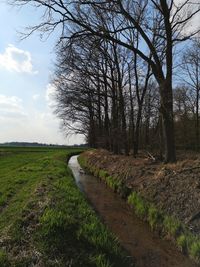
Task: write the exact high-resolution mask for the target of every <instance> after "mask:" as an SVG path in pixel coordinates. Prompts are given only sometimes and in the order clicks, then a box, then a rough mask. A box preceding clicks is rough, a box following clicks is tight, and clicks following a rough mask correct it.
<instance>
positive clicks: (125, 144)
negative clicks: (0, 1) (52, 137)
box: [12, 0, 200, 162]
mask: <svg viewBox="0 0 200 267" xmlns="http://www.w3.org/2000/svg"><path fill="white" fill-rule="evenodd" d="M12 2H14V3H15V4H17V5H19V4H21V5H25V4H33V5H35V6H36V7H37V8H39V9H40V10H43V11H44V13H43V16H42V17H41V19H42V21H41V23H40V24H38V25H35V26H33V27H32V28H29V30H30V31H29V32H28V33H27V35H29V34H30V33H32V32H34V31H36V30H37V31H38V30H40V31H41V32H42V33H43V34H47V35H49V34H51V33H52V32H53V31H55V29H57V28H58V26H61V27H60V29H61V33H60V38H59V41H58V44H57V46H56V47H57V59H58V60H57V68H56V73H55V77H54V85H55V87H56V88H57V92H58V93H57V102H58V106H57V110H56V112H57V114H58V116H59V117H60V118H61V120H62V121H63V128H64V129H65V130H66V131H68V132H69V133H70V132H71V131H76V132H77V133H82V134H84V135H85V136H86V138H87V141H88V143H89V144H90V146H92V147H104V148H107V149H109V150H111V151H113V152H115V153H126V154H129V153H130V152H131V151H133V153H134V155H137V153H138V149H139V148H148V149H154V148H156V149H159V151H160V156H162V153H163V151H164V159H165V161H166V162H174V161H176V151H175V140H176V145H181V146H184V147H188V146H195V147H196V148H198V139H199V122H198V116H199V115H198V113H199V112H198V109H199V108H198V105H199V96H198V95H199V54H195V56H194V55H193V53H194V52H195V51H196V48H197V47H198V49H199V41H198V38H199V37H198V33H199V32H200V28H199V24H198V23H197V17H198V15H199V13H200V3H198V2H194V1H190V0H182V1H174V0H135V1H132V0H115V1H107V0H106V1H99V0H92V1H84V0H75V1H68V0H65V1H64V0H59V1H58V0H30V1H28V0H27V1H25V0H12ZM192 39H193V40H194V44H192V45H191V44H190V40H192ZM183 43H184V46H183ZM178 45H179V46H178ZM190 45H191V46H194V47H196V48H191V49H190V51H188V53H189V55H187V53H186V54H185V56H183V51H184V50H185V47H187V46H188V47H189V46H190ZM188 49H189V48H188ZM186 50H187V49H186ZM177 55H178V59H179V62H178V63H179V65H181V66H183V70H182V71H183V72H185V73H184V75H183V76H182V77H184V78H182V80H184V86H183V84H182V83H181V84H180V85H179V87H180V88H179V89H180V90H178V89H177V90H175V87H176V84H175V82H174V76H173V74H179V72H180V70H178V69H177V68H175V67H176V63H177V61H176V56H177ZM188 58H189V59H190V60H189V61H188ZM194 64H195V67H194ZM197 66H198V67H197ZM194 77H195V78H194ZM182 82H183V81H182ZM186 87H187V88H186ZM174 90H175V91H176V93H175V91H174ZM182 94H183V95H184V94H185V95H186V96H187V97H186V98H187V99H184V101H183V99H182V96H181V95H182ZM176 97H177V98H176ZM188 97H189V98H188ZM194 99H195V100H194ZM193 100H194V101H195V102H193ZM190 102H193V105H192V110H191V106H190V104H191V103H190ZM183 122H184V123H183ZM182 129H184V130H182ZM193 129H194V130H193ZM186 130H187V135H188V137H186V136H187V135H186ZM193 132H195V134H193ZM194 136H195V137H194ZM188 138H189V139H188ZM190 140H192V141H191V142H190ZM162 150H163V151H162Z"/></svg>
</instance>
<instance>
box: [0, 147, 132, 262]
mask: <svg viewBox="0 0 200 267" xmlns="http://www.w3.org/2000/svg"><path fill="white" fill-rule="evenodd" d="M78 152H80V151H79V150H78V149H68V150H67V149H61V148H44V147H42V148H0V266H1V267H4V266H5V267H6V266H15V267H19V266H20V267H22V266H46V267H51V266H59V267H62V266H83V267H89V266H99V267H107V266H129V264H128V263H127V261H126V255H125V254H124V252H123V251H122V250H121V248H120V247H119V245H118V242H117V240H116V238H115V237H114V236H113V235H112V234H111V233H109V231H108V230H107V228H106V227H105V226H104V225H103V224H102V223H101V222H100V220H99V219H98V217H97V216H96V214H95V213H94V211H93V210H92V209H91V208H90V206H89V205H88V203H87V201H86V200H85V197H84V196H83V194H82V193H81V192H80V191H79V190H78V189H77V187H76V185H75V182H74V179H73V177H72V174H71V171H70V170H69V169H68V167H67V161H68V159H69V157H70V155H72V154H75V153H78Z"/></svg>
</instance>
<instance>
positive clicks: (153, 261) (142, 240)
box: [69, 156, 197, 267]
mask: <svg viewBox="0 0 200 267" xmlns="http://www.w3.org/2000/svg"><path fill="white" fill-rule="evenodd" d="M69 167H70V168H71V170H72V172H73V174H74V177H75V179H76V183H77V185H78V187H79V188H80V190H81V191H83V192H84V193H85V194H86V196H87V198H88V200H89V201H90V203H91V204H92V206H93V208H94V209H95V210H96V212H97V213H98V214H99V215H100V217H101V218H102V220H103V222H104V223H105V224H106V225H107V226H108V228H109V229H110V231H112V232H113V233H114V234H115V235H116V236H117V237H118V239H119V241H120V243H121V245H122V246H123V247H124V248H125V249H126V250H127V251H128V253H129V255H130V256H131V257H132V258H133V261H134V262H135V267H192V266H193V267H195V266H197V265H196V264H194V263H193V262H191V261H190V260H189V259H188V258H186V257H185V256H183V255H182V254H181V253H180V252H178V251H177V249H176V248H175V247H174V245H173V244H171V242H169V241H166V240H161V239H159V237H158V236H156V234H155V233H152V232H151V230H150V227H149V225H148V224H147V223H145V222H142V221H141V220H139V219H138V218H137V217H136V216H135V215H134V214H133V212H132V211H131V209H130V208H129V206H128V205H127V203H126V202H125V201H123V200H122V199H121V198H120V197H119V196H118V195H117V194H115V193H113V192H112V191H111V190H110V189H109V188H108V187H107V186H106V185H105V184H104V183H103V182H101V181H100V180H98V179H97V178H95V177H93V176H91V175H88V174H85V173H84V171H83V170H82V169H81V167H80V165H79V164H78V161H77V156H73V157H72V158H71V159H70V161H69ZM122 267H123V266H122ZM124 267H125V266H124Z"/></svg>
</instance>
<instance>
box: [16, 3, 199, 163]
mask: <svg viewBox="0 0 200 267" xmlns="http://www.w3.org/2000/svg"><path fill="white" fill-rule="evenodd" d="M12 2H13V3H15V4H19V5H23V4H33V5H36V6H37V7H38V8H43V9H44V16H43V17H42V22H41V23H40V24H39V25H36V26H34V27H32V28H30V31H29V33H28V34H30V33H31V32H33V31H35V30H41V31H42V32H48V33H50V32H52V31H53V30H54V29H55V28H56V27H57V26H58V25H60V24H61V25H62V29H63V30H62V36H61V39H62V38H76V37H77V36H83V35H87V36H88V38H89V36H92V35H95V36H98V37H99V38H101V39H107V40H110V41H112V42H114V43H116V44H118V45H121V46H123V47H125V48H127V49H129V50H130V51H133V52H134V53H135V54H137V55H138V56H139V57H140V58H142V59H143V60H144V61H145V62H147V63H148V64H149V65H150V67H151V70H152V72H153V75H154V77H155V79H156V81H157V83H158V84H159V88H160V99H161V107H160V113H161V115H162V122H163V133H164V144H165V161H166V162H174V161H175V160H176V153H175V140H174V121H173V93H172V70H173V48H174V46H175V45H176V44H178V43H180V42H183V41H187V40H188V39H190V38H191V37H192V36H195V35H196V34H197V33H198V32H199V29H193V30H192V31H189V30H188V25H189V24H190V22H191V20H192V19H193V18H194V17H195V15H197V14H198V13H199V12H200V4H199V3H195V2H194V1H191V0H183V1H181V2H180V3H179V4H178V3H176V1H175V0H136V1H131V0H124V1H121V0H115V1H99V0H98V1H97V0H96V1H95V0H93V1H84V0H75V1H63V0H29V1H28V0H13V1H12ZM75 24H76V25H78V31H77V28H76V31H75V32H74V31H73V30H72V28H73V25H75ZM135 32H137V34H138V35H139V39H140V42H141V43H140V45H139V46H138V47H137V46H136V45H135V43H134V42H133V38H132V37H133V35H134V34H135ZM149 54H151V57H149V56H148V55H149ZM124 126H125V125H124Z"/></svg>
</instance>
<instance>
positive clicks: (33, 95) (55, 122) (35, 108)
mask: <svg viewBox="0 0 200 267" xmlns="http://www.w3.org/2000/svg"><path fill="white" fill-rule="evenodd" d="M39 16H40V14H39V13H38V11H37V12H36V10H35V9H31V8H29V7H25V8H22V9H17V8H13V7H10V6H8V5H6V4H3V3H2V2H1V3H0V25H1V26H0V36H1V42H0V81H1V82H0V125H1V133H0V143H1V142H9V141H31V142H32V141H36V142H42V143H57V144H74V143H80V142H82V138H81V137H80V136H72V137H70V138H66V137H65V136H64V134H63V133H62V132H61V130H60V129H59V119H58V118H56V117H55V115H53V108H52V104H53V97H52V95H53V92H54V88H53V86H52V85H51V84H50V81H51V73H52V72H53V62H54V60H55V55H54V45H55V42H56V33H54V34H53V35H51V36H50V37H49V39H48V40H46V41H41V40H40V37H39V33H35V34H33V35H32V36H30V37H29V38H28V39H25V40H23V41H20V40H19V34H18V33H17V31H18V32H22V31H24V27H26V26H29V25H34V23H35V22H37V21H39Z"/></svg>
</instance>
